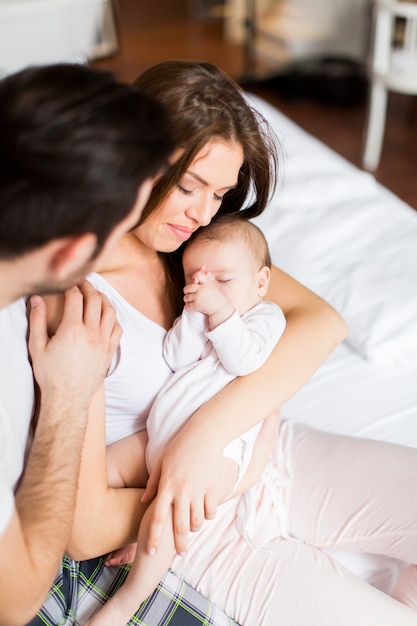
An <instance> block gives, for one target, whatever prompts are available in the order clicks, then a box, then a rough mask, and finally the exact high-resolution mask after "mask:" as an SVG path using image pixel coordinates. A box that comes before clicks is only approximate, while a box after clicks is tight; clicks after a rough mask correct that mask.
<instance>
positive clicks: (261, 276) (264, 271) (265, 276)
mask: <svg viewBox="0 0 417 626" xmlns="http://www.w3.org/2000/svg"><path fill="white" fill-rule="evenodd" d="M270 279H271V269H270V268H269V267H267V266H266V265H264V266H263V267H261V269H260V270H259V271H258V273H257V275H256V281H257V287H258V294H259V295H260V296H261V297H262V298H263V297H264V296H266V293H267V291H268V286H269V281H270Z"/></svg>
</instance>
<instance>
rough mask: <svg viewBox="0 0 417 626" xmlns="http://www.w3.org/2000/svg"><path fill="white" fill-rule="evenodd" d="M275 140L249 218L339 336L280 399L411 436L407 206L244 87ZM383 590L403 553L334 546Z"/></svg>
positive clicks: (414, 295) (416, 259)
mask: <svg viewBox="0 0 417 626" xmlns="http://www.w3.org/2000/svg"><path fill="white" fill-rule="evenodd" d="M248 98H249V100H250V101H251V102H252V104H253V105H254V106H255V108H257V109H258V110H259V111H260V112H261V113H262V114H263V115H264V116H265V117H266V119H267V120H268V122H269V124H270V125H271V126H272V128H273V129H274V130H275V132H276V134H277V135H278V138H279V139H280V141H281V144H282V150H283V155H282V158H281V164H282V170H281V176H280V183H279V185H278V188H277V191H276V193H275V195H274V197H273V198H272V201H271V203H270V206H269V208H268V209H267V210H266V211H265V213H264V214H263V215H262V216H260V217H259V218H257V219H256V220H255V222H256V223H257V224H258V226H260V227H261V228H262V230H263V231H264V233H265V234H266V236H267V239H268V242H269V245H270V248H271V254H272V259H273V262H274V263H275V264H276V265H278V266H279V267H280V268H282V269H283V270H285V271H287V272H288V273H289V274H291V275H292V276H294V277H295V278H297V279H298V280H300V282H302V283H303V284H305V285H307V286H308V287H310V288H311V289H312V290H313V291H315V292H316V293H318V294H320V295H321V296H322V297H324V298H325V299H326V300H328V301H329V302H331V303H332V304H333V305H334V306H335V308H336V309H337V310H339V312H340V313H341V314H342V315H343V317H344V318H345V320H346V321H347V323H348V325H349V336H348V338H347V340H346V341H345V342H343V344H342V345H341V346H339V347H338V348H337V349H336V350H335V352H334V353H333V354H332V356H331V357H330V358H329V359H328V360H327V362H326V363H325V364H324V365H323V366H322V367H321V368H320V369H319V371H318V372H317V373H316V374H315V376H314V377H313V378H312V379H311V381H310V382H309V383H307V385H306V386H305V387H304V388H303V389H302V390H301V391H300V392H299V393H298V394H297V395H296V396H295V397H294V398H292V399H291V400H290V401H288V402H287V403H286V404H285V405H284V406H283V407H282V410H281V415H282V416H283V417H287V418H291V419H296V420H299V421H302V422H304V423H306V424H308V425H310V426H312V427H316V428H320V429H323V430H328V431H332V432H336V433H341V434H349V435H354V436H361V437H369V438H373V439H383V440H386V441H390V442H394V443H400V444H403V445H409V446H413V447H417V211H414V210H413V209H412V208H411V207H409V206H408V205H406V204H405V203H404V202H402V201H401V200H400V199H399V198H398V197H396V196H394V195H393V194H392V193H391V192H389V191H388V190H387V189H385V188H384V187H382V186H381V185H379V184H378V183H377V182H376V181H375V179H374V177H373V176H372V175H370V174H368V173H366V172H363V171H362V170H360V169H358V168H356V167H354V166H353V165H351V164H350V163H349V162H348V161H346V160H345V159H343V158H342V157H341V156H339V155H337V154H336V153H335V152H334V151H332V150H330V149H329V148H328V147H326V146H325V145H324V144H322V143H321V142H320V141H318V140H316V139H315V138H313V137H312V136H311V135H309V134H308V133H306V132H304V131H303V130H302V129H301V128H299V127H298V126H297V125H295V124H294V123H293V122H291V121H290V120H289V119H288V118H287V117H285V116H284V115H282V114H281V113H280V112H278V111H277V109H275V108H274V107H272V106H270V105H269V104H267V103H266V102H264V101H263V100H261V99H259V98H257V97H255V96H252V95H249V96H248ZM338 558H339V559H340V560H341V561H342V562H343V563H345V564H346V566H347V567H349V568H350V569H352V570H353V571H355V572H356V573H357V574H359V575H361V576H362V577H363V578H365V579H367V580H368V581H369V582H372V583H373V584H375V585H376V586H378V587H380V588H381V589H384V590H389V588H390V587H391V585H392V583H393V581H394V580H395V577H396V576H397V574H398V571H400V569H401V567H402V564H401V563H399V562H396V561H393V560H390V559H386V558H384V557H374V556H372V555H358V554H347V553H342V554H339V555H338Z"/></svg>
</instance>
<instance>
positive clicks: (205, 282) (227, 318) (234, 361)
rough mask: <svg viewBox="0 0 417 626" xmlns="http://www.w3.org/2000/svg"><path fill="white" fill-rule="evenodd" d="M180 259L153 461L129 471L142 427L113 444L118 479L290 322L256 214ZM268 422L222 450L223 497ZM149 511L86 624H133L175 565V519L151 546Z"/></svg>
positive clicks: (222, 223) (118, 556) (257, 360)
mask: <svg viewBox="0 0 417 626" xmlns="http://www.w3.org/2000/svg"><path fill="white" fill-rule="evenodd" d="M183 268H184V275H185V282H186V285H185V287H184V303H185V306H184V310H183V313H182V315H181V316H180V317H179V318H177V319H176V321H175V322H174V324H173V326H172V328H171V329H170V330H169V331H168V333H167V335H166V338H165V342H164V356H165V359H166V361H167V363H168V365H169V366H170V367H171V369H172V370H173V372H174V373H173V374H172V376H171V378H170V379H169V380H168V382H167V383H166V385H165V386H164V387H163V388H162V390H161V391H160V393H159V394H158V396H157V398H156V400H155V402H154V404H153V406H152V408H151V411H150V413H149V417H148V420H147V431H148V443H147V447H146V467H145V459H144V458H137V457H136V458H135V460H134V462H133V464H135V465H140V467H139V468H138V467H135V468H132V471H131V476H132V478H131V479H130V478H129V469H127V468H126V457H127V455H126V454H125V450H126V448H125V445H126V443H129V442H128V440H129V439H131V438H135V437H137V436H139V435H142V436H143V433H137V434H134V435H132V436H131V437H127V438H126V439H124V440H121V441H119V442H117V443H115V444H113V445H112V446H111V454H108V471H109V481H110V482H111V485H112V486H114V487H117V486H126V487H129V486H132V484H130V483H131V482H133V483H135V482H136V483H137V480H138V479H137V477H138V475H143V476H145V475H146V470H148V471H149V472H151V471H152V470H153V468H154V466H155V464H156V462H157V461H158V459H159V457H160V456H161V455H162V454H163V451H164V449H165V447H166V445H167V443H168V442H169V441H170V439H172V437H174V436H175V434H176V433H177V432H178V431H179V430H180V429H181V428H182V426H183V425H184V423H185V422H186V421H187V420H188V419H189V417H190V416H191V415H192V414H193V413H195V411H196V410H197V409H198V408H199V407H200V406H201V405H202V404H203V403H204V402H206V401H207V400H209V399H210V398H211V397H213V396H214V395H215V394H216V393H217V392H218V391H220V390H221V389H222V388H223V387H225V386H226V385H227V384H228V383H229V382H230V381H231V380H233V378H235V377H236V376H244V375H246V374H249V373H250V372H253V371H254V370H256V369H258V368H259V367H260V366H261V365H262V364H263V363H264V362H265V360H266V359H267V358H268V356H269V354H270V353H271V352H272V350H273V348H274V347H275V345H276V343H277V341H278V340H279V338H280V337H281V335H282V333H283V331H284V328H285V318H284V315H283V313H282V311H281V309H280V308H279V307H278V306H277V305H276V304H274V303H272V302H267V301H265V300H263V298H264V296H266V294H267V291H268V285H269V280H270V273H271V259H270V255H269V250H268V245H267V242H266V240H265V238H264V236H263V234H262V232H261V231H260V230H259V229H258V228H257V227H256V226H255V225H254V224H252V223H251V222H249V221H247V220H243V219H242V220H238V219H236V216H234V217H232V218H231V217H228V216H222V217H219V218H218V219H216V220H215V221H213V222H212V223H211V224H210V225H209V226H207V227H205V228H202V229H200V230H198V231H197V232H196V233H195V235H194V236H193V237H192V238H191V239H190V241H189V242H188V244H187V246H186V248H185V251H184V255H183ZM261 426H262V424H259V425H257V426H256V427H253V428H251V429H250V430H249V431H247V432H245V433H244V434H243V435H241V436H240V437H239V438H237V439H236V440H234V441H232V442H231V443H229V444H228V445H227V446H226V448H225V449H224V458H223V467H222V476H223V480H222V484H221V489H220V493H219V503H221V502H224V501H225V500H227V499H229V498H230V497H233V495H234V492H235V491H236V487H237V485H238V484H239V482H240V481H241V479H242V477H243V475H244V473H245V471H246V469H247V468H248V465H249V463H250V460H251V457H252V452H253V447H254V444H255V440H256V438H257V436H258V434H259V431H260V429H261ZM133 476H134V477H135V478H133ZM151 516H152V504H151V505H150V506H149V508H148V510H147V511H146V513H145V515H144V516H143V519H142V522H141V525H140V529H139V534H138V542H137V547H136V546H135V545H134V544H133V545H132V546H126V547H125V548H121V549H120V550H117V551H116V552H114V553H113V554H112V555H110V556H109V557H108V559H107V561H106V562H107V564H109V565H115V564H120V563H126V562H131V561H132V560H133V559H134V562H133V565H132V568H131V571H130V573H129V575H128V577H127V580H126V582H125V583H124V585H123V586H122V587H121V588H120V589H119V590H118V591H117V593H116V594H115V595H114V596H113V597H112V598H111V599H110V600H109V601H108V602H107V603H106V604H105V605H104V607H103V608H102V609H101V610H100V611H99V612H98V613H97V614H96V615H95V616H94V617H93V618H91V620H90V621H89V622H88V625H89V626H96V624H97V625H98V624H100V625H101V626H103V625H104V626H106V625H107V624H108V626H117V625H118V624H120V625H124V624H126V622H127V621H129V619H130V617H131V616H132V615H133V614H134V613H135V611H136V610H137V608H138V606H139V605H140V603H141V602H142V601H143V600H145V599H146V598H147V597H148V596H149V595H150V594H151V593H152V591H153V590H154V589H155V587H156V586H157V584H158V583H159V581H160V580H161V578H162V577H163V575H164V574H165V572H166V570H167V569H168V567H169V566H170V564H171V562H172V559H173V556H174V553H175V548H174V536H173V530H172V519H170V520H169V521H168V522H167V523H166V526H165V528H164V534H163V540H162V542H161V546H160V548H159V550H158V553H157V554H154V553H148V552H147V550H146V539H147V535H148V529H149V522H150V519H151ZM209 523H215V522H209ZM192 540H193V541H198V533H193V536H192ZM135 553H136V554H135Z"/></svg>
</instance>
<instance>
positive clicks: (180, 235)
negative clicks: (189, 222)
mask: <svg viewBox="0 0 417 626" xmlns="http://www.w3.org/2000/svg"><path fill="white" fill-rule="evenodd" d="M167 226H168V228H169V230H170V231H171V233H172V234H173V235H174V237H176V239H179V240H180V241H187V239H189V238H190V237H191V235H192V234H193V232H194V231H193V229H192V228H187V227H186V226H178V225H177V224H167Z"/></svg>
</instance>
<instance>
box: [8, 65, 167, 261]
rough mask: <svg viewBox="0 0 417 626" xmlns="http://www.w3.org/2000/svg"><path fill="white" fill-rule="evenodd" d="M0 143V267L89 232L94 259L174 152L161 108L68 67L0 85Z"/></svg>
mask: <svg viewBox="0 0 417 626" xmlns="http://www.w3.org/2000/svg"><path fill="white" fill-rule="evenodd" d="M0 138H1V139H0V257H3V258H13V257H14V256H17V255H19V254H24V253H26V252H29V251H30V250H32V249H34V248H37V247H40V246H42V245H44V244H45V243H47V242H48V241H50V240H52V239H55V238H59V237H65V236H75V235H80V234H85V233H88V232H93V233H96V235H97V238H98V246H97V252H98V251H99V249H100V248H101V247H102V245H103V244H104V242H105V240H106V238H107V237H108V235H109V234H110V232H111V231H112V230H113V228H114V227H115V226H116V225H117V224H118V223H119V222H120V221H122V220H123V219H124V218H125V217H126V216H127V215H128V214H129V213H130V212H131V210H132V209H133V206H134V204H135V201H136V197H137V193H138V189H139V187H140V185H141V184H142V182H143V181H144V180H145V179H146V178H148V177H149V176H154V175H155V174H156V173H157V172H158V171H159V170H160V169H161V168H162V167H164V168H165V167H166V165H167V159H168V156H169V155H170V153H171V152H172V150H173V146H174V144H173V140H172V137H171V133H170V126H169V122H168V118H167V115H166V113H165V109H164V108H163V106H162V105H161V104H160V103H157V102H155V101H154V100H153V99H152V98H151V97H150V96H148V95H144V94H142V93H140V92H138V91H137V90H134V89H132V88H131V87H130V86H128V85H124V84H122V83H119V82H117V81H116V80H115V79H114V78H113V77H112V76H111V74H109V73H105V72H101V71H98V70H93V69H91V68H88V67H85V66H81V65H72V64H57V65H50V66H41V67H33V68H27V69H25V70H23V71H21V72H18V73H17V74H14V75H11V76H8V77H6V78H4V79H3V80H2V81H0Z"/></svg>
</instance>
